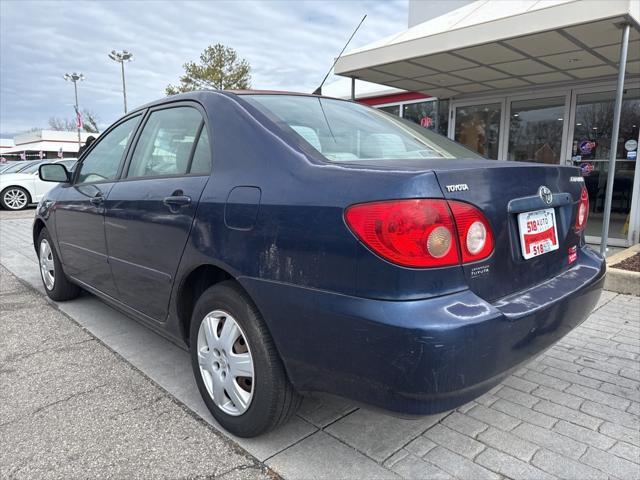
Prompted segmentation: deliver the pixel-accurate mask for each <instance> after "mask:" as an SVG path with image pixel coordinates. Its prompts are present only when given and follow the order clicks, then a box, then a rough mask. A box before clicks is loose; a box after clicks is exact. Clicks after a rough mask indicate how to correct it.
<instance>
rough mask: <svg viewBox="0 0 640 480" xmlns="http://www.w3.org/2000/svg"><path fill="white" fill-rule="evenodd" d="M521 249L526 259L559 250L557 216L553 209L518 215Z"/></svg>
mask: <svg viewBox="0 0 640 480" xmlns="http://www.w3.org/2000/svg"><path fill="white" fill-rule="evenodd" d="M518 229H519V231H520V247H521V249H522V256H523V257H524V258H525V259H529V258H533V257H537V256H540V255H544V254H545V253H549V252H552V251H554V250H557V249H558V248H559V245H558V229H557V228H556V214H555V210H554V209H553V208H546V209H544V210H536V211H534V212H525V213H520V214H519V215H518Z"/></svg>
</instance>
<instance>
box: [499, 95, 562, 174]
mask: <svg viewBox="0 0 640 480" xmlns="http://www.w3.org/2000/svg"><path fill="white" fill-rule="evenodd" d="M567 103H568V102H567V96H566V95H562V96H557V97H548V98H530V99H523V100H513V101H511V102H510V104H509V107H510V108H509V132H508V133H509V139H508V144H507V158H506V159H507V160H515V161H518V162H537V163H546V164H551V165H559V164H560V159H561V158H562V149H563V146H564V145H563V142H562V139H563V138H564V134H565V124H566V123H567V122H565V117H566V114H565V112H567V111H568V106H567Z"/></svg>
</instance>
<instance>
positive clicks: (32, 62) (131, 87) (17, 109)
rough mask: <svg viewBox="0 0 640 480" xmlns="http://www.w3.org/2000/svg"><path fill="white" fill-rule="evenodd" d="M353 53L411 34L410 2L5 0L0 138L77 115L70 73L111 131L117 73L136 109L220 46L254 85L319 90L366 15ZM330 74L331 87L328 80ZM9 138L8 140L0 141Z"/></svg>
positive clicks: (0, 26) (0, 23)
mask: <svg viewBox="0 0 640 480" xmlns="http://www.w3.org/2000/svg"><path fill="white" fill-rule="evenodd" d="M365 13H366V14H367V20H366V21H365V23H364V24H363V26H362V28H361V29H360V31H359V32H358V34H357V36H356V37H355V38H354V40H353V42H352V44H351V45H350V49H351V48H356V47H359V46H362V45H366V44H368V43H371V42H374V41H376V40H379V39H380V38H382V37H385V36H388V35H391V34H394V33H396V32H398V31H401V30H403V29H404V28H406V23H407V2H406V0H394V1H384V2H383V1H375V0H374V1H364V0H362V1H294V0H290V1H235V2H226V1H199V2H178V1H175V2H170V1H160V2H156V1H103V2H50V1H44V2H29V1H11V0H3V1H1V2H0V66H1V69H0V70H1V71H0V132H3V134H4V135H6V134H7V133H15V132H19V131H22V130H26V129H29V128H31V127H46V126H47V123H48V119H49V118H50V117H52V116H57V117H72V116H73V106H72V105H73V100H74V99H73V88H72V85H71V84H70V83H68V82H65V81H64V80H63V79H62V75H63V74H64V73H65V72H73V71H77V72H82V73H84V75H85V77H86V80H85V81H84V82H82V83H80V84H79V86H78V91H79V93H78V94H79V103H80V107H81V108H87V109H89V110H92V111H94V112H95V113H96V114H97V115H98V117H99V118H100V120H101V123H102V124H103V126H106V125H108V124H110V123H112V122H113V121H114V120H116V119H117V118H118V117H119V116H121V115H122V108H123V107H122V91H121V88H122V87H121V78H120V67H119V65H118V64H116V63H115V62H113V61H111V60H109V58H108V57H107V53H108V52H110V51H111V50H112V49H117V50H120V49H127V50H130V51H132V52H133V53H134V55H135V58H134V61H133V62H132V63H129V64H126V66H125V69H126V80H127V100H128V104H129V106H130V107H135V106H137V105H141V104H144V103H147V102H149V101H151V100H154V99H156V98H159V97H162V96H163V95H164V88H165V87H166V85H167V84H169V83H176V82H177V80H178V77H179V76H180V74H181V73H182V65H183V64H184V63H185V62H186V61H190V60H197V59H198V57H199V55H200V53H201V52H202V50H204V49H205V48H206V47H207V46H208V45H210V44H214V43H223V44H225V45H228V46H231V47H233V48H235V49H236V50H237V51H238V54H239V55H240V56H241V57H243V58H245V59H246V60H248V61H249V63H250V64H251V66H252V78H253V80H252V86H253V88H263V89H277V90H294V91H307V92H310V91H313V90H314V89H315V88H316V87H317V86H318V83H319V82H320V81H321V80H322V78H323V77H324V75H325V73H326V71H327V70H328V69H329V67H330V66H331V63H332V61H333V59H334V57H335V56H336V55H337V54H338V53H339V52H340V50H341V49H342V46H343V45H344V42H345V41H346V40H347V38H348V37H349V35H350V34H351V31H352V30H353V29H354V28H355V26H356V25H357V24H358V22H359V21H360V19H361V18H362V15H363V14H365ZM332 78H334V77H330V78H329V80H328V82H331V80H332ZM4 135H3V136H4Z"/></svg>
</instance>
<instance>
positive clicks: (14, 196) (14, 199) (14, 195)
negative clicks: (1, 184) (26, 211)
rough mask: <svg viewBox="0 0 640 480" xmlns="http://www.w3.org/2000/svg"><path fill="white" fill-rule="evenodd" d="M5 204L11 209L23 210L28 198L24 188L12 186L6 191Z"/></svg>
mask: <svg viewBox="0 0 640 480" xmlns="http://www.w3.org/2000/svg"><path fill="white" fill-rule="evenodd" d="M3 200H4V204H5V205H6V206H7V208H9V209H11V210H21V209H23V208H24V207H26V206H27V202H28V200H29V199H28V198H27V194H26V193H25V191H24V190H22V189H19V188H10V189H9V190H7V191H6V192H4V198H3Z"/></svg>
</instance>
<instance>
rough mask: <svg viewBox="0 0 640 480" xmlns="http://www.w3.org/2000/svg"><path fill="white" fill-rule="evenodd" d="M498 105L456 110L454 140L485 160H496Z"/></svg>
mask: <svg viewBox="0 0 640 480" xmlns="http://www.w3.org/2000/svg"><path fill="white" fill-rule="evenodd" d="M500 111H501V108H500V104H499V103H492V104H487V105H473V106H467V107H458V108H456V130H455V140H456V141H457V142H460V143H462V144H463V145H466V146H467V147H469V148H470V149H471V150H474V151H476V152H478V153H479V154H480V155H483V156H485V157H487V158H491V159H493V160H496V159H497V158H498V146H499V142H498V140H499V138H500Z"/></svg>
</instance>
